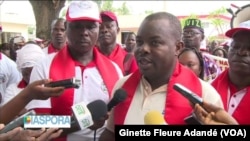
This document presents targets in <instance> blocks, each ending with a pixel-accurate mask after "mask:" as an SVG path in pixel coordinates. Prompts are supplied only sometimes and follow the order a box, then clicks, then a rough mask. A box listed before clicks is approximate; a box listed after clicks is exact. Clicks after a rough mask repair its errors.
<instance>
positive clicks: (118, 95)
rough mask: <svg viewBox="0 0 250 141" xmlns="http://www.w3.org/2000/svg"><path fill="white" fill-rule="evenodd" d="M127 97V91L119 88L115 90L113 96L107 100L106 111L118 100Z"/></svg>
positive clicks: (117, 102) (118, 101)
mask: <svg viewBox="0 0 250 141" xmlns="http://www.w3.org/2000/svg"><path fill="white" fill-rule="evenodd" d="M126 98H127V92H126V91H125V90H124V89H122V88H120V89H118V90H116V91H115V93H114V96H113V98H112V99H111V100H110V101H109V103H108V105H107V107H108V111H110V110H111V109H112V108H113V107H115V106H116V105H117V104H119V103H120V102H122V101H124V100H125V99H126Z"/></svg>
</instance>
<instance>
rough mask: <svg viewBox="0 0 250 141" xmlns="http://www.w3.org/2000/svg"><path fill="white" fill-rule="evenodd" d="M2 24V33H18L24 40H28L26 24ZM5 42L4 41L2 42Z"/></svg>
mask: <svg viewBox="0 0 250 141" xmlns="http://www.w3.org/2000/svg"><path fill="white" fill-rule="evenodd" d="M1 24H2V32H15V33H20V34H21V35H22V36H23V37H24V38H25V39H26V40H28V25H27V24H18V23H6V22H3V23H1ZM2 42H6V39H4V41H2Z"/></svg>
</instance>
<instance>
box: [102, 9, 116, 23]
mask: <svg viewBox="0 0 250 141" xmlns="http://www.w3.org/2000/svg"><path fill="white" fill-rule="evenodd" d="M103 16H106V17H108V18H110V19H111V20H113V21H115V22H116V24H117V26H118V20H117V17H116V15H115V13H113V12H111V11H102V12H101V18H102V17H103Z"/></svg>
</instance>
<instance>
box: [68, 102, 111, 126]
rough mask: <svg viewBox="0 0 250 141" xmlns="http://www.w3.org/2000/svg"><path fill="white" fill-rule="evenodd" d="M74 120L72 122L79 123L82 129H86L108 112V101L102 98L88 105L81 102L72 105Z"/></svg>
mask: <svg viewBox="0 0 250 141" xmlns="http://www.w3.org/2000/svg"><path fill="white" fill-rule="evenodd" d="M72 111H73V114H74V120H73V122H72V124H77V125H79V127H80V129H81V130H82V129H86V128H88V127H90V126H92V125H93V124H94V121H97V120H99V119H100V118H102V117H103V116H105V115H106V114H107V107H106V103H105V102H104V101H102V100H95V101H93V102H91V103H89V104H88V105H86V104H85V103H84V102H80V103H78V104H75V105H73V106H72Z"/></svg>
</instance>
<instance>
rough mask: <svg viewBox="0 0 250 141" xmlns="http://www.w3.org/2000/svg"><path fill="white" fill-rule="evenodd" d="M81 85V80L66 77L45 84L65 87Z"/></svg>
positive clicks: (46, 85)
mask: <svg viewBox="0 0 250 141" xmlns="http://www.w3.org/2000/svg"><path fill="white" fill-rule="evenodd" d="M80 85H81V80H79V79H75V78H71V79H64V80H59V81H52V82H50V83H47V84H45V85H44V86H45V87H64V88H79V87H80Z"/></svg>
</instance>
